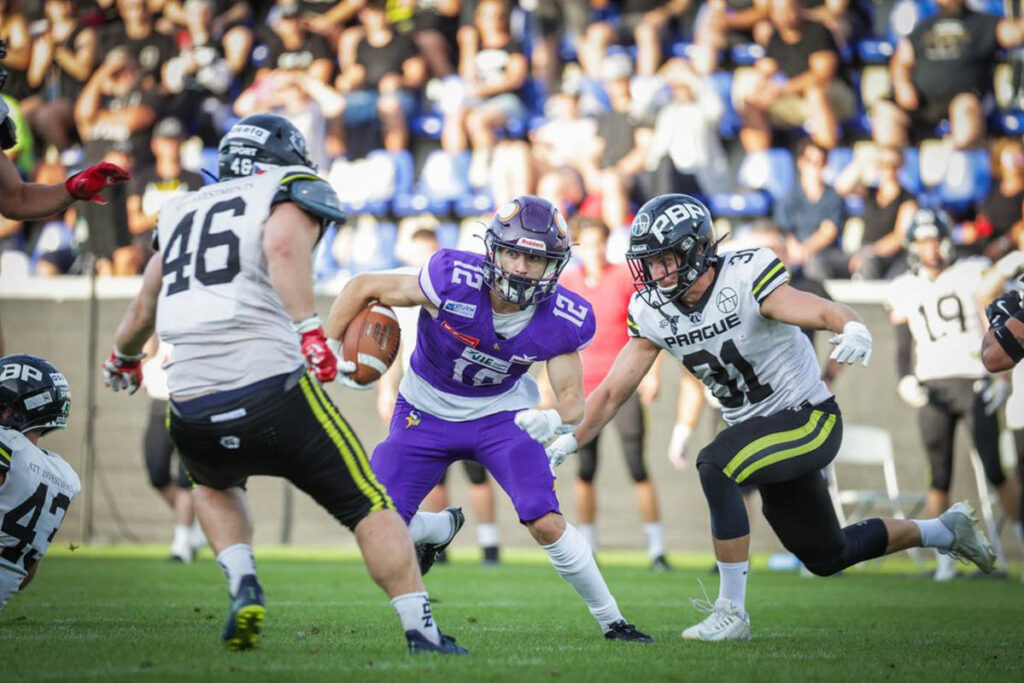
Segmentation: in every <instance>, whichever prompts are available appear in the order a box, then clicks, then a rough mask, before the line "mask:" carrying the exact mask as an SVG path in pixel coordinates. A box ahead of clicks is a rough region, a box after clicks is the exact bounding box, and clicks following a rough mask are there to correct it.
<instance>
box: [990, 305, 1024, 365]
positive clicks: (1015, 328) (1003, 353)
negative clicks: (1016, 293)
mask: <svg viewBox="0 0 1024 683" xmlns="http://www.w3.org/2000/svg"><path fill="white" fill-rule="evenodd" d="M1000 330H1003V331H1002V332H1000ZM1000 336H1001V337H1002V339H1000ZM1010 350H1012V351H1013V352H1014V354H1018V355H1019V354H1020V353H1022V352H1024V321H1021V320H1018V319H1016V318H1010V319H1009V320H1007V321H1006V323H1005V324H1004V325H1002V326H1001V327H996V326H993V327H990V328H989V329H988V332H986V333H985V337H984V339H982V342H981V362H982V363H984V364H985V369H986V370H988V371H989V372H1003V371H1004V370H1009V369H1011V368H1012V367H1013V366H1015V365H1016V364H1017V363H1018V362H1020V360H1021V358H1019V357H1018V358H1014V357H1013V355H1011V354H1010Z"/></svg>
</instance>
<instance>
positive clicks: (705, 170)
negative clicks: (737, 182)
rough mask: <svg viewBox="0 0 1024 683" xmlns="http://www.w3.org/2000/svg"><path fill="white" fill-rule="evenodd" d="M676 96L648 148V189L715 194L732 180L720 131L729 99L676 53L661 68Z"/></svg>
mask: <svg viewBox="0 0 1024 683" xmlns="http://www.w3.org/2000/svg"><path fill="white" fill-rule="evenodd" d="M661 73H662V75H663V76H664V78H665V80H666V82H667V83H668V85H669V87H671V89H672V101H671V102H670V103H669V104H668V105H667V106H665V107H663V108H662V109H661V111H659V112H658V118H657V121H656V122H655V124H654V133H653V135H652V137H651V143H650V147H649V148H648V150H647V163H646V170H647V171H648V172H649V173H650V178H649V183H648V186H647V191H646V193H645V194H646V195H647V196H651V197H653V196H655V195H659V194H666V193H670V192H684V193H687V194H697V195H705V196H707V195H709V194H711V193H712V192H726V191H728V189H729V186H730V185H731V181H730V177H729V160H728V159H727V158H726V156H725V150H724V149H722V143H721V140H720V139H719V137H718V121H719V119H720V118H721V117H722V113H723V112H724V111H725V104H724V103H723V102H722V98H721V97H720V96H719V94H718V90H717V89H716V88H715V85H714V83H711V82H710V80H709V79H706V78H702V77H701V76H699V75H698V74H697V72H696V71H695V70H694V68H693V66H692V65H691V63H690V62H689V61H687V60H685V59H682V58H679V57H676V58H673V59H670V60H669V61H668V62H667V63H666V64H665V66H664V67H663V68H662V70H661Z"/></svg>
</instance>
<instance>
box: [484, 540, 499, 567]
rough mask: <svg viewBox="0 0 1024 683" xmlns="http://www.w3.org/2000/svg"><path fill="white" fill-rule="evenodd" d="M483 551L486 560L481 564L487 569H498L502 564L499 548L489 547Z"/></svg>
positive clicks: (485, 547)
mask: <svg viewBox="0 0 1024 683" xmlns="http://www.w3.org/2000/svg"><path fill="white" fill-rule="evenodd" d="M483 551H484V559H482V560H481V561H480V564H482V565H483V566H485V567H497V566H498V565H499V564H501V558H500V557H499V555H498V546H496V545H487V546H484V548H483Z"/></svg>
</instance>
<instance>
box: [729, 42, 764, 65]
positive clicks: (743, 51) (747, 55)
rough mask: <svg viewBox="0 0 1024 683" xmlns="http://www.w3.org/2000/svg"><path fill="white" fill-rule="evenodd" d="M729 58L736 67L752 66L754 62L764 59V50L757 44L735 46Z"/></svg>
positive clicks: (730, 51)
mask: <svg viewBox="0 0 1024 683" xmlns="http://www.w3.org/2000/svg"><path fill="white" fill-rule="evenodd" d="M729 56H730V57H731V58H732V63H733V64H735V65H736V66H752V65H753V64H754V62H756V61H757V60H758V59H760V58H761V57H764V48H763V47H761V46H760V45H758V44H757V43H743V44H741V45H733V46H732V48H731V49H730V50H729Z"/></svg>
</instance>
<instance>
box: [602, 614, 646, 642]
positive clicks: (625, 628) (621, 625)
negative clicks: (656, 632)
mask: <svg viewBox="0 0 1024 683" xmlns="http://www.w3.org/2000/svg"><path fill="white" fill-rule="evenodd" d="M604 637H605V640H624V641H627V642H631V643H653V642H654V638H651V637H650V636H649V635H647V634H646V633H641V632H640V631H637V630H636V626H633V624H630V623H629V622H627V621H625V620H622V619H620V620H619V621H616V622H615V623H614V624H612V625H611V626H609V627H608V630H607V631H605V632H604Z"/></svg>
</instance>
